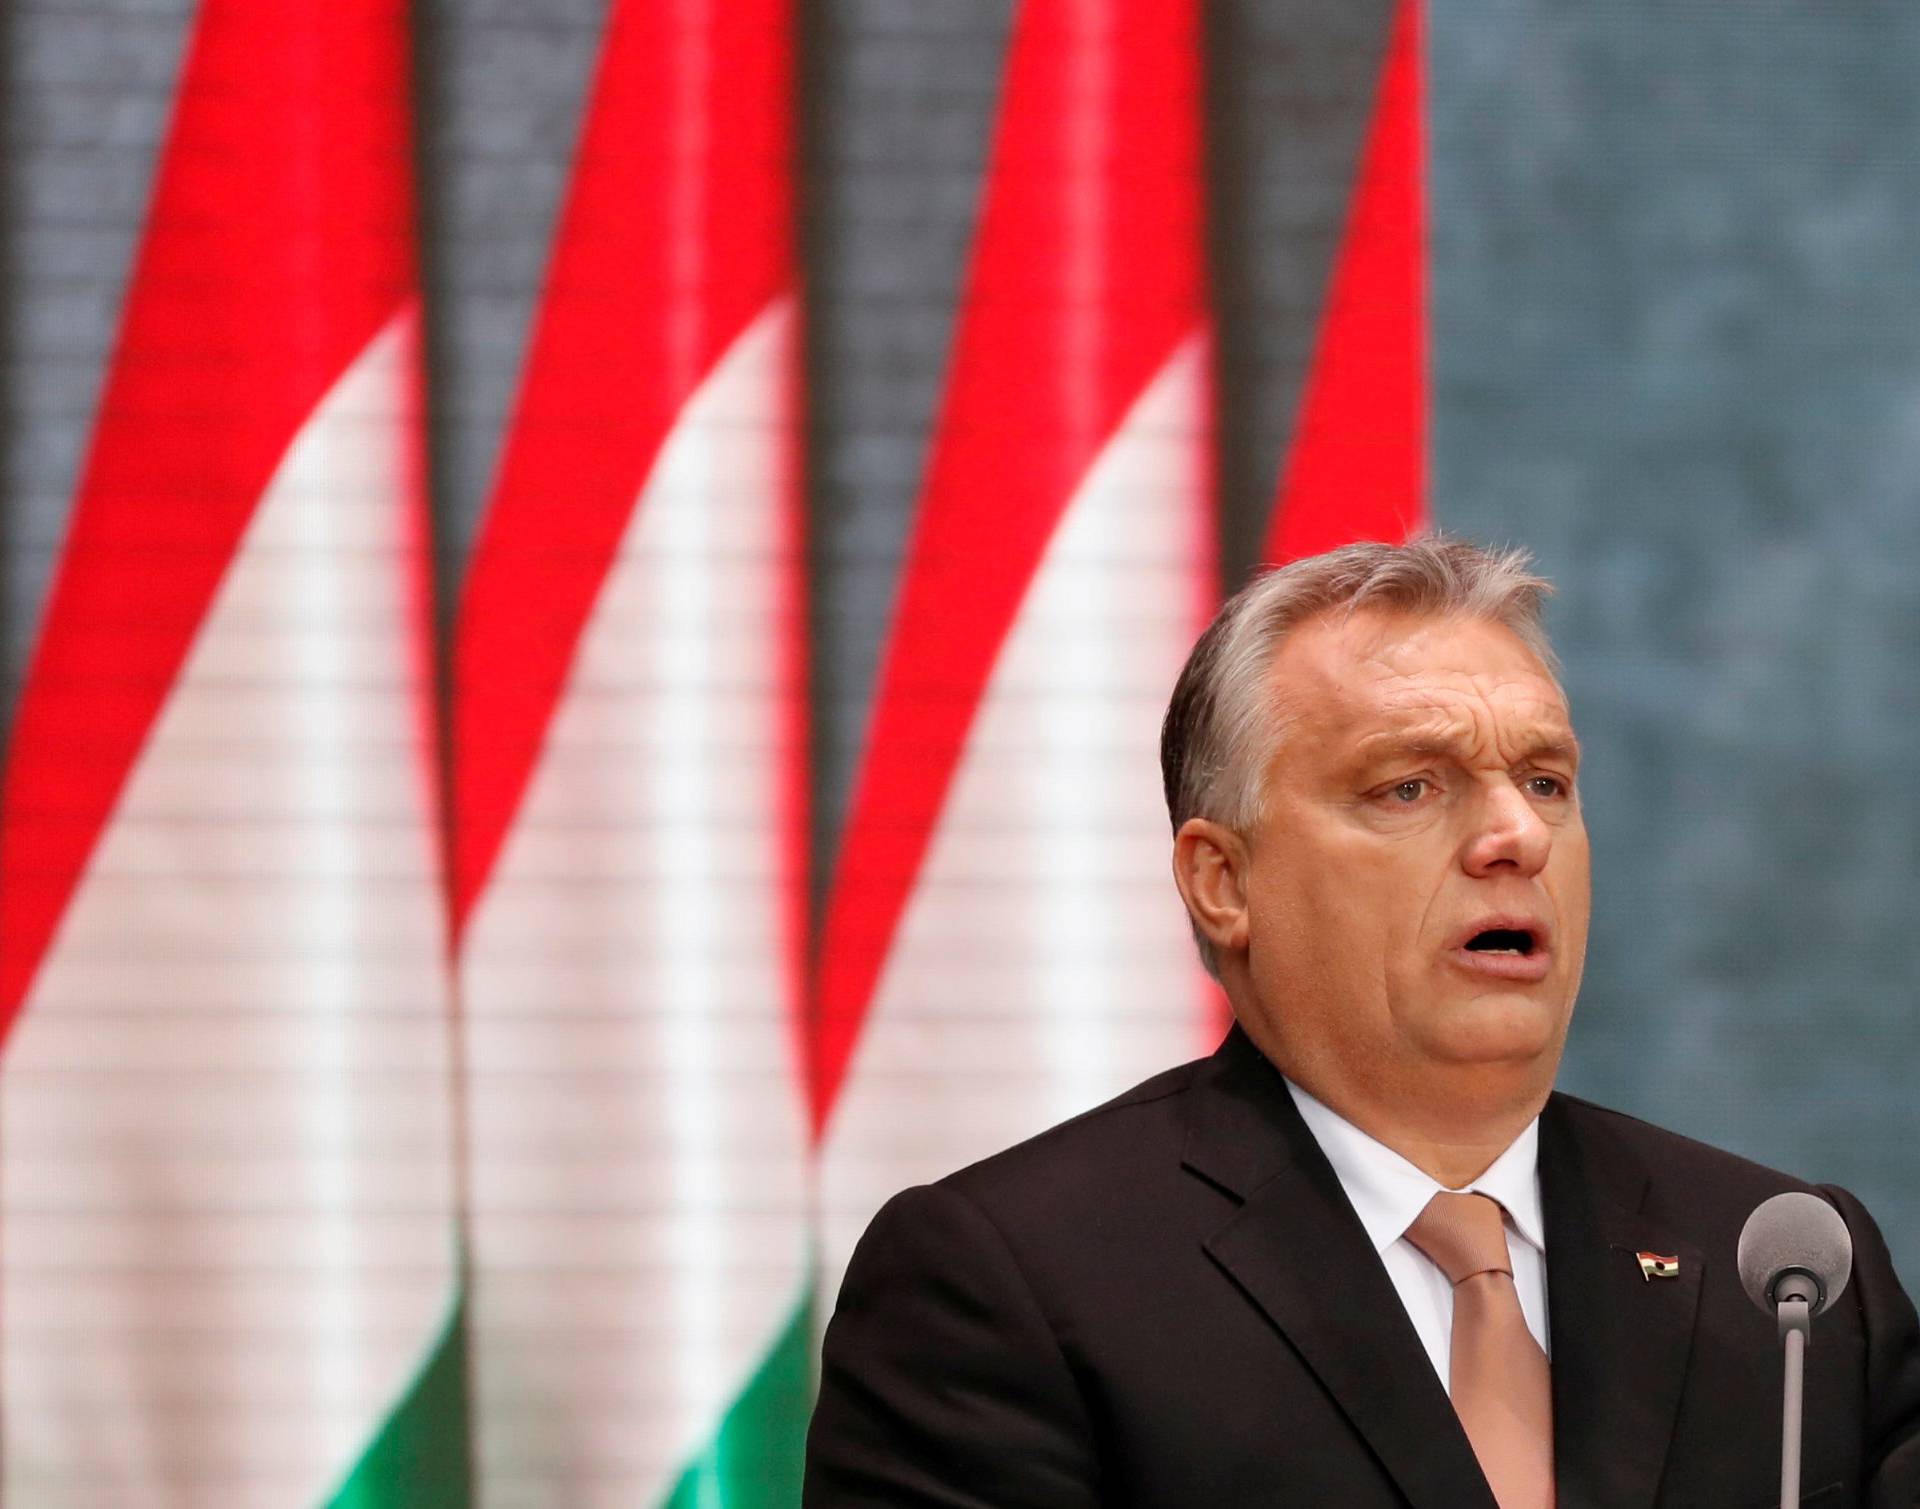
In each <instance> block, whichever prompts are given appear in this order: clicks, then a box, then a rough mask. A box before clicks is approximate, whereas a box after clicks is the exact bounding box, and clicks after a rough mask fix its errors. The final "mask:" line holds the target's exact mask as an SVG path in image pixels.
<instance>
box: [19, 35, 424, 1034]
mask: <svg viewBox="0 0 1920 1509" xmlns="http://www.w3.org/2000/svg"><path fill="white" fill-rule="evenodd" d="M406 26H407V10H406V7H405V6H404V5H403V4H401V3H399V0H289V3H285V4H279V5H273V6H260V5H257V4H250V3H248V0H206V3H205V4H204V5H203V7H202V9H201V11H200V15H199V18H198V20H197V22H196V24H195V27H194V31H193V36H192V40H191V42H190V44H189V48H188V52H187V58H186V63H185V67H184V69H183V71H182V75H181V82H180V89H179V95H178V99H177V102H176V104H175V106H174V114H173V120H172V123H171V126H170V129H169V131H168V135H167V140H166V145H165V147H164V149H163V152H162V155H161V159H160V164H159V168H158V172H157V175H156V180H155V188H154V193H153V200H152V204H151V206H150V207H149V210H148V214H147V223H146V229H145V232H144V235H143V238H142V241H141V244H140V248H139V251H138V254H137V256H136V258H135V262H134V267H133V273H132V278H131V281H130V284H129V290H128V294H127V299H126V306H125V311H124V314H123V317H122V320H121V326H120V332H119V339H118V344H117V346H116V348H115V351H114V354H113V358H112V361H111V363H110V367H109V372H108V376H107V381H106V385H105V388H104V391H103V393H102V396H101V402H100V412H99V417H98V419H97V421H96V424H95V428H94V434H93V441H92V447H91V450H90V452H89V454H88V457H87V461H86V464H85V467H84V470H83V472H82V477H81V482H80V485H79V489H78V492H77V495H76V501H75V504H74V512H73V516H72V522H71V525H70V527H69V530H68V535H67V541H66V545H65V549H64V551H63V554H62V556H61V561H60V566H59V569H58V571H57V573H56V575H55V578H54V583H53V587H52V590H51V592H50V594H49V597H48V603H47V609H46V615H45V618H44V620H43V626H42V629H41V634H40V640H39V643H38V645H37V647H36V650H35V654H34V658H33V661H32V664H31V666H30V667H29V670H28V673H27V681H26V685H25V688H24V690H23V692H22V695H21V700H20V708H19V716H18V721H17V724H16V728H15V734H14V740H13V748H12V753H11V759H10V762H9V767H8V778H7V788H6V794H5V802H4V809H3V812H0V1031H4V1030H5V1029H6V1028H9V1027H10V1026H11V1025H12V1022H13V1019H14V1017H15V1015H16V1014H17V1013H18V1011H19V1009H20V1004H21V1002H22V1001H23V999H24V998H25V996H26V993H27V990H28V988H29V986H30V984H31V982H32V979H33V976H34V974H35V972H36V971H37V969H38V968H39V965H40V961H41V959H42V957H43V955H44V954H45V951H46V948H47V945H48V943H49V941H50V940H51V938H52V936H53V933H54V930H55V928H56V927H57V926H58V924H59V919H60V916H61V914H62V912H63V911H64V910H65V908H66V905H67V902H68V900H69V898H70V896H71V895H72V892H73V889H74V886H75V885H76V883H77V882H78V880H79V877H80V874H81V872H82V870H83V869H84V867H85V865H86V862H87V857H88V855H89V854H90V853H91V852H92V850H93V847H94V844H95V842H96V841H97V839H98V838H99V835H100V832H101V830H102V828H103V826H104V825H105V823H106V820H107V818H108V816H109V814H110V813H111V811H112V809H113V806H114V803H115V801H116V800H117V798H118V795H119V792H120V790H121V787H122V785H123V784H124V782H125V780H126V778H127V774H128V772H129V771H130V769H131V768H132V766H133V763H134V760H135V758H136V757H137V756H138V754H139V751H140V748H141V746H142V744H143V743H144V742H145V740H146V737H147V732H148V729H149V728H150V726H151V725H152V723H153V720H154V718H155V716H156V715H157V714H158V712H159V709H160V707H161V704H162V702H163V701H164V700H165V698H166V695H167V693H168V690H169V689H170V688H171V686H172V685H173V681H174V677H175V675H176V674H177V672H178V671H179V668H180V665H181V662H182V661H183V660H184V659H185V657H186V654H187V651H188V648H189V646H190V645H191V643H192V641H193V638H194V635H195V633H196V632H197V630H198V628H199V626H200V623H201V620H202V618H203V617H204V615H205V613H206V610H207V607H208V604H209V603H210V601H211V600H212V598H213V595H214V592H215V591H216V589H217V588H218V586H219V583H220V580H221V577H222V575H223V574H224V573H225V571H226V569H227V565H228V562H229V561H230V559H231V558H232V555H233V552H234V548H235V546H236V544H237V543H238V541H239V539H240V536H241V533H242V532H243V531H244V529H245V528H246V525H247V522H248V520H249V519H250V518H251V516H252V514H253V511H254V508H255V505H256V504H257V503H258V501H259V498H260V496H261V493H262V492H263V491H264V489H265V488H266V485H267V482H268V480H269V479H270V477H271V476H272V474H273V472H274V469H275V468H276V467H277V466H278V465H279V463H280V460H281V458H282V456H283V455H284V453H285V452H286V450H287V447H288V446H289V445H290V444H291V443H292V441H293V438H294V436H295V435H296V434H297V433H298V431H299V429H300V427H301V425H302V424H303V423H304V422H305V421H306V419H307V417H308V415H309V414H310V413H311V412H312V411H313V409H314V407H315V406H316V405H317V404H318V403H319V402H320V400H321V398H322V397H323V396H324V395H325V394H326V393H327V391H328V390H329V389H330V388H331V387H332V386H333V385H334V383H335V382H336V381H337V380H338V379H339V377H340V376H341V374H342V373H343V372H344V371H345V370H346V368H347V367H348V365H349V364H350V363H351V362H352V361H353V360H354V359H355V358H356V357H357V356H358V355H359V354H360V352H361V351H362V350H363V349H364V348H365V347H366V345H367V343H368V342H369V341H371V340H372V339H373V337H374V336H375V334H377V333H378V331H379V330H380V329H381V328H382V326H384V325H385V324H386V322H387V321H388V320H389V319H391V318H392V316H393V315H394V314H395V313H396V312H397V311H398V310H399V309H400V308H401V307H402V304H403V303H404V301H406V300H407V299H409V298H411V297H412V293H413V287H414V265H413V246H412V235H413V230H412V223H413V205H412V199H411V172H412V154H411V147H410V143H409V126H408V116H407V108H408V101H409V98H410V91H411V84H412V80H411V75H410V69H409V64H408V54H407V31H406Z"/></svg>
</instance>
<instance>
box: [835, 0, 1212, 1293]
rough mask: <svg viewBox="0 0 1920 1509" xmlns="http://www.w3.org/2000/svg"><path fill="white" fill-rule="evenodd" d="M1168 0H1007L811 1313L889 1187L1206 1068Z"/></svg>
mask: <svg viewBox="0 0 1920 1509" xmlns="http://www.w3.org/2000/svg"><path fill="white" fill-rule="evenodd" d="M1199 57H1200V41H1199V6H1198V4H1197V0H1102V3H1087V0H1023V3H1022V4H1021V5H1020V7H1019V9H1018V12H1017V15H1016V18H1015V23H1014V37H1013V42H1012V49H1011V55H1010V60H1009V65H1008V71H1007V77H1006V84H1005V88H1004V92H1003V96H1002V104H1001V109H1000V118H999V122H998V127H997V134H996V139H995V143H994V147H993V152H992V161H991V167H990V170H989V178H988V182H987V184H986V188H985V195H984V204H985V208H984V212H983V216H982V220H981V224H980V229H979V231H978V235H977V238H976V242H975V247H974V251H973V257H972V266H971V269H970V273H969V278H968V282H967V286H966V291H965V297H964V302H963V306H962V309H961V314H960V326H959V330H958V333H957V338H956V344H955V355H954V358H953V363H952V367H951V370H950V372H949V375H948V380H947V389H946V395H945V400H944V407H943V410H942V413H941V416H940V419H939V422H938V425H937V428H936V433H935V436H934V440H933V448H932V455H931V460H930V463H929V467H928V472H927V477H926V483H925V490H924V494H923V496H922V500H921V504H920V510H919V515H918V519H917V524H916V529H915V533H914V537H913V540H912V543H911V546H910V548H909V552H908V558H907V562H906V566H905V578H904V581H903V583H902V586H901V589H900V596H899V608H898V612H897V617H896V619H895V623H894V626H893V630H892V635H891V640H890V643H889V645H888V648H887V650H886V653H885V657H884V662H883V668H882V672H881V675H880V678H879V685H878V689H877V692H876V696H875V702H874V706H873V712H872V716H871V721H870V725H869V737H868V745H867V749H866V751H865V756H864V764H863V767H862V769H861V772H860V775H859V777H858V780H857V783H856V788H855V792H854V797H853V802H852V805H851V811H850V817H849V822H848V827H847V830H846V833H845V835H844V838H843V840H842V846H841V852H840V857H839V862H838V865H837V869H836V873H835V877H834V881H833V886H832V894H831V899H830V903H829V914H828V917H827V921H826V927H825V930H824V937H823V941H822V954H821V958H820V964H819V969H820V974H819V1000H818V1012H819V1034H818V1040H817V1044H816V1062H815V1086H816V1091H817V1100H816V1114H817V1115H818V1117H819V1119H820V1121H821V1123H822V1126H823V1133H822V1141H821V1147H820V1170H819V1179H820V1189H821V1203H822V1211H823V1221H824V1226H823V1242H824V1252H823V1261H824V1266H825V1274H824V1280H825V1285H826V1291H827V1293H828V1295H829V1297H831V1295H832V1293H833V1292H834V1290H835V1289H837V1286H838V1282H839V1275H840V1272H841V1270H842V1269H843V1267H844V1265H845V1262H846V1258H847V1255H848V1253H849V1250H850V1248H851V1245H852V1243H853V1242H854V1240H855V1239H856V1238H857V1237H858V1235H859V1233H860V1231H861V1230H862V1229H863V1228H864V1226H865V1224H866V1222H867V1220H868V1218H869V1217H870V1216H871V1215H872V1213H873V1211H874V1209H875V1208H876V1207H877V1206H878V1205H879V1204H880V1203H881V1202H882V1201H884V1200H885V1199H886V1197H887V1196H889V1195H891V1194H892V1193H894V1192H895V1191H897V1190H898V1189H900V1188H902V1187H903V1186H905V1185H908V1184H912V1183H916V1182H919V1181H922V1180H925V1179H928V1178H933V1177H937V1176H939V1175H941V1174H944V1173H946V1172H948V1171H950V1170H952V1169H953V1168H955V1167H958V1166H959V1165H961V1164H963V1163H966V1162H968V1161H970V1160H972V1159H974V1158H977V1157H980V1156H982V1155H983V1154H986V1153H989V1152H991V1151H993V1150H995V1149H996V1148H1000V1147H1004V1146H1006V1145H1007V1144H1008V1143H1010V1142H1013V1141H1016V1140H1017V1139H1019V1138H1021V1137H1024V1136H1027V1135H1030V1134H1032V1133H1035V1132H1038V1131H1039V1130H1041V1129H1042V1128H1043V1127H1045V1126H1047V1125H1048V1124H1050V1123H1052V1122H1055V1121H1058V1120H1060V1119H1061V1118H1063V1117H1065V1116H1068V1115H1070V1114H1072V1113H1074V1112H1077V1111H1080V1110H1083V1109H1085V1108H1087V1107H1089V1106H1091V1105H1093V1104H1095V1103H1096V1102H1098V1101H1100V1100H1103V1099H1105V1098H1107V1097H1109V1096H1111V1095H1113V1094H1115V1093H1117V1092H1118V1091H1120V1090H1121V1089H1123V1088H1125V1087H1126V1086H1127V1085H1129V1084H1131V1083H1133V1082H1134V1081H1136V1080H1139V1079H1142V1078H1144V1077H1146V1076H1147V1075H1149V1074H1151V1073H1153V1072H1155V1071H1156V1070H1159V1069H1162V1068H1166V1067H1168V1066H1170V1065H1172V1064H1176V1063H1179V1062H1181V1061H1183V1060H1185V1059H1187V1058H1191V1057H1193V1056H1194V1055H1195V1054H1196V1053H1198V1052H1201V1051H1204V1050H1205V1049H1206V1048H1207V1047H1209V1046H1211V1042H1212V1039H1214V1038H1215V1037H1216V1036H1217V1027H1216V1020H1217V1019H1216V1017H1215V1015H1214V1010H1213V1006H1212V996H1211V994H1210V992H1209V990H1208V988H1207V987H1206V985H1205V982H1204V979H1203V977H1202V976H1201V974H1200V970H1199V966H1198V964H1197V962H1196V960H1195V955H1194V949H1193V943H1192V940H1191V937H1190V935H1189V932H1188V928H1187V922H1186V916H1185V913H1184V911H1183V910H1182V907H1181V904H1180V899H1179V895H1178V893H1177V892H1176V891H1175V890H1174V886H1173V881H1172V878H1171V876H1170V874H1169V871H1168V831H1167V819H1166V810H1165V805H1164V801H1163V798H1162V794H1161V782H1160V775H1159V766H1158V743H1159V726H1160V720H1161V717H1162V715H1163V713H1164V710H1165V707H1166V699H1167V696H1168V693H1169V691H1170V690H1171V688H1172V686H1173V683H1174V680H1175V678H1176V677H1177V675H1178V673H1179V669H1180V666H1181V664H1182V662H1183V660H1184V659H1185V657H1186V654H1187V651H1188V649H1189V648H1190V647H1191V645H1192V643H1193V641H1194V639H1195V637H1196V636H1197V635H1198V634H1199V632H1200V630H1201V628H1202V627H1203V626H1204V624H1205V622H1206V620H1207V618H1208V616H1209V614H1210V613H1211V611H1212V608H1213V603H1214V596H1215V590H1216V587H1215V575H1216V573H1215V545H1214V539H1215V529H1214V522H1213V514H1212V505H1211V500H1210V485H1209V484H1210V475H1209V466H1208V452H1209V449H1210V441H1209V427H1210V419H1209V371H1208V367H1209V355H1208V335H1207V323H1206V320H1205V317H1204V314H1203V301H1202V286H1201V284H1202V274H1201V269H1202V263H1203V259H1202V224H1201V211H1202V194H1201V182H1200V172H1201V156H1200V120H1201V98H1200V81H1199V76H1198V75H1199Z"/></svg>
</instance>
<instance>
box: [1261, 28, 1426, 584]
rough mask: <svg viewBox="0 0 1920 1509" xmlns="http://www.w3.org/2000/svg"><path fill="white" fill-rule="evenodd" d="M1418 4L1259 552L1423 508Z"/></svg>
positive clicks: (1356, 201) (1401, 31)
mask: <svg viewBox="0 0 1920 1509" xmlns="http://www.w3.org/2000/svg"><path fill="white" fill-rule="evenodd" d="M1422 73H1423V70H1422V66H1421V36H1420V0H1398V3H1397V5H1396V7H1395V10H1394V15H1393V22H1392V26H1391V29H1390V31H1389V32H1388V36H1387V46H1386V51H1385V54H1384V57H1383V60H1382V63H1381V68H1380V80H1379V84H1378V86H1377V89H1376V91H1375V96H1374V106H1373V118H1372V120H1371V122H1370V123H1369V125H1368V128H1367V136H1366V142H1365V145H1364V146H1363V148H1362V150H1361V158H1360V167H1359V172H1358V174H1357V176H1356V180H1355V184H1354V191H1353V198H1352V202H1351V207H1350V209H1349V210H1348V214H1347V227H1346V232H1345V235H1344V236H1343V237H1342V239H1341V243H1340V251H1339V254H1338V257H1337V260H1336V261H1335V264H1334V269H1333V277H1332V280H1331V285H1330V287H1329V290H1328V293H1327V299H1326V305H1325V311H1324V313H1323V315H1322V317H1321V322H1320V333H1319V339H1318V342H1317V344H1316V348H1315V351H1314V356H1313V366H1312V368H1311V369H1310V370H1309V372H1308V374H1307V382H1306V387H1305V390H1304V394H1303V397H1302V401H1301V405H1300V413H1299V416H1298V418H1297V419H1296V421H1295V425H1294V434H1293V440H1292V444H1291V446H1290V447H1289V450H1288V455H1287V460H1286V462H1285V465H1284V466H1283V468H1282V473H1281V479H1280V488H1279V496H1278V500H1277V502H1276V504H1275V507H1274V511H1273V517H1272V523H1271V525H1270V527H1269V530H1268V535H1267V546H1266V550H1265V557H1266V559H1267V560H1269V561H1272V562H1274V563H1275V564H1282V563H1284V562H1287V561H1292V560H1298V559H1300V558H1301V557H1302V556H1308V555H1318V554H1319V553H1320V552H1321V551H1323V550H1331V549H1333V548H1334V547H1335V546H1336V545H1345V544H1348V543H1350V542H1352V541H1355V540H1386V541H1399V540H1404V539H1407V538H1408V537H1409V536H1411V535H1415V534H1418V533H1419V532H1420V530H1421V529H1422V528H1423V527H1424V524H1425V521H1426V513H1427V501H1426V494H1427V446H1426V434H1427V346H1426V274H1427V261H1426V208H1425V204H1426V200H1425V180H1424V174H1425V164H1424V150H1425V131H1424V126H1423V121H1424V117H1423V115H1422V110H1423V104H1422V97H1421V96H1422V90H1421V78H1422Z"/></svg>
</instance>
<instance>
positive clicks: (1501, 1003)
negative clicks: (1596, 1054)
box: [1428, 987, 1567, 1071]
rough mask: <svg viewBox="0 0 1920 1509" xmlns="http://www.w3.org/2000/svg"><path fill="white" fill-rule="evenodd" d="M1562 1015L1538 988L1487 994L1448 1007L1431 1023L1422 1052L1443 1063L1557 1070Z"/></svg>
mask: <svg viewBox="0 0 1920 1509" xmlns="http://www.w3.org/2000/svg"><path fill="white" fill-rule="evenodd" d="M1566 1019H1567V1013H1566V1011H1565V1009H1564V1008H1563V1007H1562V1006H1561V1005H1560V1003H1559V1002H1558V1001H1556V1000H1554V999H1552V998H1550V997H1549V996H1548V995H1547V992H1546V991H1545V990H1544V989H1542V988H1539V987H1536V988H1535V989H1533V990H1505V991H1487V992H1484V993H1482V994H1479V995H1476V996H1474V997H1473V998H1471V999H1470V1000H1466V1001H1462V1002H1460V1003H1459V1004H1458V1005H1457V1006H1453V1007H1450V1008H1449V1009H1447V1010H1446V1011H1444V1012H1443V1013H1442V1014H1441V1017H1440V1019H1439V1020H1438V1021H1436V1022H1435V1023H1433V1031H1432V1032H1431V1034H1429V1041H1428V1049H1429V1051H1430V1053H1431V1054H1432V1056H1433V1057H1434V1058H1436V1059H1438V1060H1440V1061H1442V1062H1445V1063H1454V1064H1462V1065H1466V1064H1483V1065H1487V1066H1489V1067H1493V1066H1497V1065H1503V1064H1504V1065H1511V1066H1513V1067H1516V1068H1527V1067H1534V1066H1537V1065H1538V1064H1539V1063H1540V1062H1541V1061H1542V1060H1543V1059H1547V1060H1551V1063H1550V1064H1549V1071H1551V1068H1552V1067H1555V1066H1557V1065H1558V1062H1559V1057H1560V1048H1561V1044H1562V1042H1563V1041H1564V1039H1565V1036H1566Z"/></svg>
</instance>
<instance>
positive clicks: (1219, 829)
mask: <svg viewBox="0 0 1920 1509" xmlns="http://www.w3.org/2000/svg"><path fill="white" fill-rule="evenodd" d="M1246 869H1247V846H1246V844H1245V843H1244V842H1243V841H1242V840H1241V837H1240V835H1239V834H1238V833H1235V832H1234V831H1233V829H1231V828H1228V827H1224V826H1222V825H1221V824H1219V823H1215V822H1209V821H1208V820H1207V819H1206V818H1204V817H1190V818H1188V819H1187V820H1186V821H1185V822H1184V823H1182V824H1181V825H1180V831H1179V832H1178V833H1176V834H1174V836H1173V883H1174V884H1175V885H1177V886H1179V887H1180V895H1181V898H1182V899H1183V900H1184V901H1185V902H1186V903H1187V912H1188V914H1189V915H1190V916H1191V917H1192V918H1193V925H1194V926H1195V927H1197V928H1198V929H1199V930H1200V933H1201V935H1202V936H1203V937H1205V938H1206V939H1207V941H1208V942H1210V943H1212V944H1213V946H1214V948H1216V949H1217V950H1219V951H1221V952H1222V953H1230V952H1233V951H1235V950H1238V949H1243V948H1245V947H1246V946H1247V929H1248V922H1247V893H1246Z"/></svg>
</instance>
